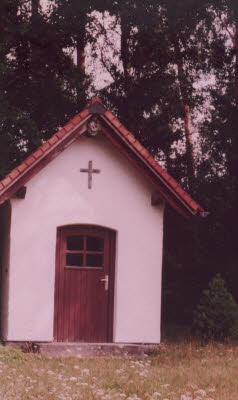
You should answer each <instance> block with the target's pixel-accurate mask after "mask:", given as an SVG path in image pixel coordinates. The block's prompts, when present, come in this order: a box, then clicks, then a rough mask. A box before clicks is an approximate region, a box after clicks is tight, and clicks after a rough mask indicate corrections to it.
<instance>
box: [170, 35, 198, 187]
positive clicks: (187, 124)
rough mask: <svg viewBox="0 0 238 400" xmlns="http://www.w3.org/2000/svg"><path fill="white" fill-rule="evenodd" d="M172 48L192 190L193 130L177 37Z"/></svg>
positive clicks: (193, 161)
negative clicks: (176, 71) (173, 49)
mask: <svg viewBox="0 0 238 400" xmlns="http://www.w3.org/2000/svg"><path fill="white" fill-rule="evenodd" d="M174 48H175V55H176V63H177V68H178V82H179V89H180V95H181V103H182V107H183V114H184V131H185V142H186V159H187V169H188V185H189V189H190V192H191V193H193V191H194V178H195V156H194V144H193V137H192V135H193V130H192V122H191V107H190V105H189V103H190V101H189V98H188V95H187V79H186V75H185V72H184V65H183V60H182V55H181V51H180V47H179V43H178V40H177V38H175V40H174Z"/></svg>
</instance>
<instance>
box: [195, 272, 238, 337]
mask: <svg viewBox="0 0 238 400" xmlns="http://www.w3.org/2000/svg"><path fill="white" fill-rule="evenodd" d="M237 315H238V306H237V304H236V303H235V301H234V298H233V296H232V295H231V293H230V292H229V291H228V290H227V288H226V285H225V282H224V280H223V279H222V277H221V275H220V274H217V275H215V277H214V278H213V279H212V280H211V281H210V283H209V285H208V289H206V290H204V291H203V294H202V297H201V299H200V302H199V304H198V305H197V308H196V310H195V311H194V321H193V323H194V328H195V331H196V332H197V333H198V334H199V335H200V336H201V337H202V339H203V340H205V341H207V340H211V339H214V340H221V341H224V340H225V339H226V338H228V337H229V336H230V335H231V330H232V328H233V327H234V324H235V322H236V319H237Z"/></svg>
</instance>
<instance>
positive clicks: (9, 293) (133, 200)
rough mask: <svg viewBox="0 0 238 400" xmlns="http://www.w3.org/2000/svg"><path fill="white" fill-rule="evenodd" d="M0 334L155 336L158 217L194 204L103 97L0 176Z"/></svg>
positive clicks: (110, 339) (7, 337) (77, 338)
mask: <svg viewBox="0 0 238 400" xmlns="http://www.w3.org/2000/svg"><path fill="white" fill-rule="evenodd" d="M0 204H1V205H0V242H1V247H0V259H1V264H0V266H1V337H2V339H3V340H4V341H5V342H9V343H11V342H29V341H32V342H33V341H34V342H76V343H77V342H79V343H159V342H160V322H161V276H162V255H163V216H164V208H165V206H166V204H168V205H170V206H171V207H173V208H174V209H175V210H176V212H178V213H179V214H181V215H183V216H184V217H185V218H188V217H193V216H201V215H203V213H204V211H203V208H202V207H201V206H200V205H199V204H198V203H197V202H196V201H195V200H193V199H192V198H191V196H190V195H189V194H188V193H186V192H185V191H184V190H183V189H182V187H181V186H180V185H179V184H178V183H177V182H176V181H175V180H174V179H173V178H172V176H170V175H169V174H168V173H167V172H166V171H165V170H164V169H163V168H162V167H161V166H160V165H159V163H158V162H157V161H156V160H155V159H154V158H153V157H152V156H151V155H150V154H149V152H148V151H147V150H146V149H145V148H144V147H143V146H142V145H141V144H140V143H139V141H138V140H137V139H136V138H135V137H134V135H133V133H131V132H129V131H128V130H127V128H126V127H125V126H123V124H122V123H121V122H120V121H119V120H118V119H117V118H116V116H115V115H114V114H113V113H112V112H111V111H110V110H108V109H107V108H106V107H105V106H104V104H103V103H102V101H101V100H100V98H98V97H95V98H93V99H92V101H91V102H90V104H88V106H87V107H86V108H85V109H84V110H82V111H81V112H80V113H79V114H78V115H76V116H75V117H74V118H73V119H72V120H70V121H69V122H68V123H67V124H66V125H65V126H64V127H62V128H61V129H60V130H59V131H58V132H56V133H54V134H53V136H52V137H51V138H50V139H49V140H47V141H46V142H44V143H42V145H41V146H40V147H39V148H38V149H37V150H36V151H35V152H34V153H33V154H31V155H30V156H29V157H28V158H27V159H26V160H25V161H23V162H22V164H20V165H19V166H18V167H16V168H15V169H14V170H13V171H12V172H11V173H10V174H9V175H7V176H6V177H5V178H4V179H3V180H2V181H1V182H0Z"/></svg>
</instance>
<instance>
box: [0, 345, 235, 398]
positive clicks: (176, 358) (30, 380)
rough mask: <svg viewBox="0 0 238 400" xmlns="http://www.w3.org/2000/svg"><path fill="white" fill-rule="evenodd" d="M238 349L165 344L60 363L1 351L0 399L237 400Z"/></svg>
mask: <svg viewBox="0 0 238 400" xmlns="http://www.w3.org/2000/svg"><path fill="white" fill-rule="evenodd" d="M237 374H238V347H235V346H229V345H209V346H206V347H202V348H201V347H199V346H197V345H195V344H178V345H170V344H168V345H164V346H163V347H162V350H161V352H160V354H159V355H151V356H149V357H147V358H146V359H143V360H133V359H92V360H80V359H73V358H71V359H59V358H46V357H42V356H40V355H35V354H23V353H21V352H19V351H16V350H13V349H10V348H6V347H0V399H1V400H10V399H11V400H13V399H14V400H33V399H34V400H35V399H44V400H56V399H57V400H73V399H74V400H77V399H82V400H110V399H113V400H119V399H120V400H139V399H141V400H142V399H143V400H165V399H168V400H195V399H196V400H208V399H209V400H236V399H238V379H237Z"/></svg>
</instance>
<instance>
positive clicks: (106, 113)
mask: <svg viewBox="0 0 238 400" xmlns="http://www.w3.org/2000/svg"><path fill="white" fill-rule="evenodd" d="M96 103H99V104H100V105H101V106H103V107H101V109H100V112H98V109H97V111H96V113H98V114H100V115H101V117H102V118H103V120H104V121H106V122H107V124H108V125H109V126H111V128H112V129H113V130H114V131H115V133H116V134H117V135H118V136H120V138H121V139H122V140H123V141H124V142H125V143H126V144H127V146H128V147H130V148H131V149H132V150H133V152H134V153H135V154H137V156H139V157H140V158H141V159H142V161H143V162H144V164H145V165H146V166H147V168H150V169H151V170H152V172H153V173H154V174H155V176H156V177H157V179H159V180H160V181H161V182H162V184H163V185H164V186H165V187H166V190H169V192H171V193H172V194H173V195H174V196H175V197H176V198H177V199H178V200H179V201H180V202H181V203H182V204H183V205H184V206H185V207H186V208H187V209H188V210H189V211H190V212H191V213H192V214H197V213H198V212H202V211H204V210H203V208H202V207H201V206H200V205H199V204H198V203H196V201H195V200H193V199H192V197H191V196H190V195H189V194H188V193H187V192H186V191H185V190H184V189H183V188H182V187H181V186H180V184H179V183H178V182H177V181H176V180H175V179H174V178H173V177H172V176H171V175H170V174H169V173H168V172H167V171H166V169H164V168H163V167H161V165H160V164H159V163H158V162H157V161H156V160H155V158H154V157H153V156H152V155H151V154H150V152H149V151H148V150H147V149H146V148H145V147H144V146H143V145H142V144H141V143H140V142H139V141H138V140H137V139H136V137H135V136H134V135H133V134H132V133H131V132H130V131H129V130H128V129H127V128H126V127H125V126H124V125H123V124H122V123H121V122H120V121H119V119H118V118H117V117H116V116H115V115H114V114H113V113H112V112H111V111H110V110H108V109H107V108H106V107H105V106H104V104H103V102H102V100H101V98H100V97H98V96H94V97H93V98H92V99H91V100H90V102H89V103H88V104H87V106H86V107H85V108H84V110H82V111H81V112H79V113H78V114H76V115H75V116H74V117H73V118H71V119H70V120H69V121H68V122H67V123H66V124H65V125H64V126H63V127H62V128H60V129H59V130H58V131H57V132H56V133H54V134H53V135H52V136H51V137H50V138H49V139H48V140H46V141H45V142H43V143H42V144H41V145H40V146H39V147H38V148H37V149H36V150H35V151H34V152H33V153H32V154H30V155H29V156H28V157H27V158H26V159H25V160H24V161H23V162H22V163H21V164H20V165H18V166H17V167H15V168H14V169H13V170H12V171H11V172H10V173H9V174H7V176H6V177H5V178H3V179H2V180H1V181H0V204H1V196H2V195H3V193H5V191H6V190H7V189H8V188H9V187H11V186H12V185H13V184H15V182H17V181H18V179H20V177H22V176H23V175H25V174H26V173H28V171H30V170H31V168H33V167H34V166H35V165H36V164H38V162H40V161H41V160H42V159H43V158H44V157H45V156H46V155H48V154H49V153H50V152H51V150H54V149H55V148H58V147H57V146H58V145H59V144H61V143H62V142H63V141H64V140H68V139H67V138H68V137H69V136H71V134H72V133H73V132H74V131H75V129H76V128H77V127H78V126H80V125H81V124H84V122H85V120H87V119H88V118H89V116H90V115H93V114H94V111H95V107H92V106H93V105H94V104H96ZM5 198H6V195H5ZM2 201H5V200H2Z"/></svg>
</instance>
